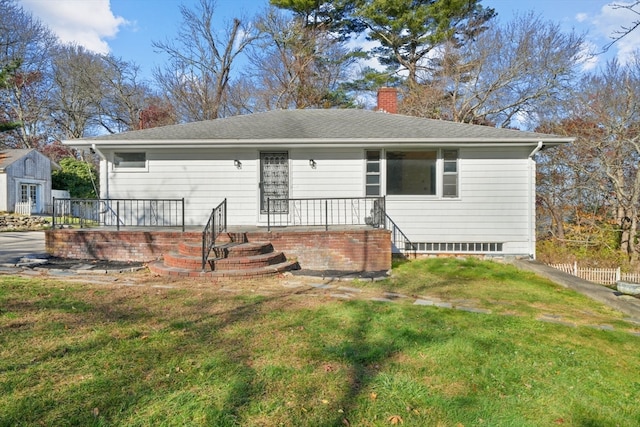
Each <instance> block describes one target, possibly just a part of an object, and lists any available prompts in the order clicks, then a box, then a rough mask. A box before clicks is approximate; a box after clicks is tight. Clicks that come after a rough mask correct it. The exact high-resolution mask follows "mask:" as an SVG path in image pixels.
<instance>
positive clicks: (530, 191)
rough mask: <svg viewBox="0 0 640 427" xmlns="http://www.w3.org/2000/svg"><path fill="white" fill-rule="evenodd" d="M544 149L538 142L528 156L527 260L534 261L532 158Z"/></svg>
mask: <svg viewBox="0 0 640 427" xmlns="http://www.w3.org/2000/svg"><path fill="white" fill-rule="evenodd" d="M542 147H544V143H543V142H542V141H538V145H536V148H534V149H533V151H531V153H530V154H529V159H528V163H529V167H528V169H529V177H528V181H529V182H528V189H527V193H528V194H527V199H528V205H529V209H528V213H527V219H528V220H527V228H528V234H529V239H528V240H529V258H530V259H536V223H535V208H536V199H535V198H536V169H535V167H536V166H535V161H534V160H533V156H535V155H536V154H537V153H538V152H539V151H540V150H542Z"/></svg>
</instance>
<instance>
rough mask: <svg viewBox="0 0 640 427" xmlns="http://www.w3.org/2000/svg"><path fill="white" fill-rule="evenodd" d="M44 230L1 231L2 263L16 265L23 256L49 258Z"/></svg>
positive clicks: (0, 253) (0, 261)
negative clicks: (45, 245)
mask: <svg viewBox="0 0 640 427" xmlns="http://www.w3.org/2000/svg"><path fill="white" fill-rule="evenodd" d="M48 257H49V255H48V254H47V252H46V251H45V249H44V231H9V232H4V233H0V265H15V264H17V263H18V262H19V261H20V259H21V258H48Z"/></svg>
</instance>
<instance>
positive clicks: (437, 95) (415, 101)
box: [403, 14, 584, 127]
mask: <svg viewBox="0 0 640 427" xmlns="http://www.w3.org/2000/svg"><path fill="white" fill-rule="evenodd" d="M583 42H584V38H583V36H580V35H577V34H575V33H568V34H567V33H563V32H562V31H561V29H560V27H559V26H558V25H557V24H554V23H552V22H545V21H543V20H542V19H541V18H540V17H539V16H535V15H533V14H528V15H524V16H519V17H516V18H515V19H514V20H513V21H511V22H510V23H508V24H507V25H505V26H500V27H498V26H496V27H492V28H490V29H488V30H487V31H485V32H483V33H481V34H479V35H478V36H477V38H476V39H475V40H474V41H473V42H469V43H467V44H465V45H462V46H453V45H451V44H449V45H447V46H446V48H445V49H443V50H442V51H441V54H440V56H439V57H440V60H439V64H437V65H438V68H437V69H436V72H435V73H434V74H433V76H432V77H431V79H430V80H428V81H425V82H424V84H421V85H414V86H411V87H409V94H408V96H407V97H406V99H405V102H404V105H403V108H404V111H406V112H408V113H410V114H413V115H419V116H425V117H438V118H444V119H447V120H453V121H457V122H464V123H481V124H486V123H493V124H496V125H498V126H499V127H513V126H516V125H517V124H518V123H520V124H521V123H522V122H523V121H526V120H531V119H534V121H535V119H536V118H537V117H538V114H539V112H540V111H542V110H547V111H548V110H549V109H550V108H553V106H554V105H555V104H556V103H557V102H559V101H561V100H562V98H563V97H565V96H566V94H568V93H570V91H569V90H570V88H571V86H572V84H573V82H574V81H575V80H574V79H575V78H576V75H577V68H578V66H579V64H580V61H581V59H583V58H582V56H581V55H582V49H583Z"/></svg>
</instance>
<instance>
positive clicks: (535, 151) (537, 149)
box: [529, 141, 544, 159]
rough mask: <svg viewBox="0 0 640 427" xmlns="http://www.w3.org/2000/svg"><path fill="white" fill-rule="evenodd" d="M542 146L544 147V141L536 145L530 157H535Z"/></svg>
mask: <svg viewBox="0 0 640 427" xmlns="http://www.w3.org/2000/svg"><path fill="white" fill-rule="evenodd" d="M542 147H544V143H543V142H542V141H538V145H537V146H536V148H534V149H533V151H532V152H531V154H529V158H530V159H531V158H533V156H535V155H536V154H538V151H540V150H542Z"/></svg>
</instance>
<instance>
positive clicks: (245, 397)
mask: <svg viewBox="0 0 640 427" xmlns="http://www.w3.org/2000/svg"><path fill="white" fill-rule="evenodd" d="M270 280H271V279H270ZM274 280H283V279H274ZM117 283H118V282H115V283H114V284H101V285H96V284H83V283H72V282H60V281H55V280H53V279H46V278H19V277H12V276H0V426H20V425H45V426H65V425H82V426H91V425H95V426H110V425H126V426H138V425H139V426H149V425H153V426H189V425H193V426H201V425H206V426H281V425H282V426H345V425H346V426H390V425H405V426H552V425H567V426H585V427H586V426H634V425H640V404H639V402H640V375H639V374H638V367H639V366H640V337H638V336H636V335H634V334H633V333H634V332H637V331H638V328H639V327H638V326H637V325H634V324H630V323H627V322H626V321H625V320H624V316H623V315H621V314H619V313H617V312H614V311H612V310H609V309H608V308H606V307H604V306H602V305H600V304H598V303H595V302H592V301H590V300H588V299H586V298H584V297H582V296H581V295H578V294H575V293H573V292H572V291H569V290H567V289H564V288H561V287H557V286H555V285H553V284H552V283H550V282H548V281H546V280H543V279H540V278H537V277H536V276H534V275H532V274H530V273H525V272H519V271H517V270H516V269H514V268H513V267H511V266H508V265H501V264H497V263H492V262H482V261H475V260H467V261H460V260H451V259H445V260H425V261H414V262H411V263H406V264H403V265H400V266H398V267H397V268H396V269H395V270H394V277H393V278H391V279H389V280H385V281H382V282H375V283H370V282H368V283H364V282H362V283H357V282H356V283H346V284H345V283H342V285H344V286H350V287H360V288H362V289H366V292H364V293H363V295H362V296H361V298H358V299H354V300H343V299H338V298H332V297H330V296H329V295H328V292H325V293H323V292H322V291H319V290H317V289H313V288H312V289H308V288H305V287H301V288H297V289H287V288H284V287H282V286H280V287H279V288H278V287H277V283H276V285H275V286H274V288H273V289H279V290H278V291H277V292H272V293H270V294H267V293H265V294H261V293H260V292H256V286H255V285H256V284H255V283H253V284H248V285H238V287H239V289H243V290H244V291H240V292H221V291H220V289H219V288H220V285H211V286H203V285H202V284H198V285H194V284H193V283H188V282H185V284H184V285H182V286H181V284H180V283H174V284H173V285H174V286H177V287H178V288H173V289H169V288H159V287H152V286H151V285H147V286H123V285H118V284H117ZM243 286H244V287H243ZM383 291H393V292H396V293H403V294H406V295H409V296H415V297H429V298H441V299H443V300H447V301H464V302H465V303H467V304H472V305H473V306H475V307H481V308H485V309H488V310H491V314H482V313H471V312H465V311H460V310H454V309H443V308H436V307H427V306H416V305H412V304H411V301H413V299H411V298H406V299H401V300H399V301H398V302H395V303H384V302H375V301H371V300H369V299H368V298H366V297H364V295H365V294H366V295H368V293H370V292H383ZM546 314H548V315H556V316H560V317H561V318H562V319H563V320H566V321H567V322H570V323H573V324H576V325H577V326H576V327H571V326H567V325H564V324H556V323H550V322H542V321H540V320H537V319H538V318H539V317H540V316H541V315H546ZM603 324H606V325H611V326H613V327H614V328H615V331H609V330H600V329H597V328H594V327H592V326H593V325H603Z"/></svg>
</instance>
